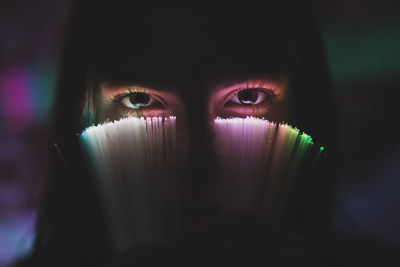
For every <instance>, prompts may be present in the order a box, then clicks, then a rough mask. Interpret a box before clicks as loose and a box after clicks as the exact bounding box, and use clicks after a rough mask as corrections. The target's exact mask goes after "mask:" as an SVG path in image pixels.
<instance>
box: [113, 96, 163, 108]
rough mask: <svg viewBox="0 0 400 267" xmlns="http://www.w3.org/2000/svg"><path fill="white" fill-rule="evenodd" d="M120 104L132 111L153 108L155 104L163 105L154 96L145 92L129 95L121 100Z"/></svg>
mask: <svg viewBox="0 0 400 267" xmlns="http://www.w3.org/2000/svg"><path fill="white" fill-rule="evenodd" d="M120 103H121V104H122V105H124V106H125V107H127V108H131V109H140V108H144V107H151V106H153V105H155V104H161V103H160V102H159V101H157V100H156V99H155V98H154V97H153V96H151V95H149V94H147V93H143V92H132V93H129V94H128V95H126V96H124V97H123V98H122V99H121V100H120Z"/></svg>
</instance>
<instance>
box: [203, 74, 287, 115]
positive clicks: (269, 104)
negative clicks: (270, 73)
mask: <svg viewBox="0 0 400 267" xmlns="http://www.w3.org/2000/svg"><path fill="white" fill-rule="evenodd" d="M245 89H250V90H257V91H258V96H259V97H262V99H261V100H262V101H257V103H255V104H254V105H243V104H240V103H238V102H237V98H238V93H239V92H240V91H243V90H245ZM286 91H287V78H286V77H285V76H276V77H259V78H248V79H245V80H239V81H236V82H232V83H230V84H225V85H222V86H218V87H217V88H215V90H214V93H213V94H212V95H211V96H210V100H209V113H210V115H211V117H222V118H231V117H241V118H244V117H248V116H250V117H268V118H269V119H273V120H278V121H281V120H286V119H287V115H288V112H289V108H288V103H287V102H288V101H287V94H286ZM235 99H236V100H235ZM258 99H260V98H258ZM235 102H236V103H235Z"/></svg>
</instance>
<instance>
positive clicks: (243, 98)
mask: <svg viewBox="0 0 400 267" xmlns="http://www.w3.org/2000/svg"><path fill="white" fill-rule="evenodd" d="M272 96H274V93H273V92H270V90H266V89H263V88H248V89H242V90H240V91H238V92H237V93H235V94H234V95H233V96H232V97H231V98H230V99H229V100H228V101H229V102H233V103H236V104H241V105H247V106H253V105H257V104H260V103H263V102H264V101H266V100H268V98H270V97H272Z"/></svg>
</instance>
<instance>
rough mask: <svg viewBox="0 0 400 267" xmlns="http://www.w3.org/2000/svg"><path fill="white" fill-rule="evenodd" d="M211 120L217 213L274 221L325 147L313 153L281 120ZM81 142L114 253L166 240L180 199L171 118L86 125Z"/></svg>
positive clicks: (307, 138)
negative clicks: (247, 213)
mask: <svg viewBox="0 0 400 267" xmlns="http://www.w3.org/2000/svg"><path fill="white" fill-rule="evenodd" d="M214 122H215V123H214V127H215V128H214V129H213V130H214V134H215V139H214V142H215V151H216V161H217V166H218V173H217V176H216V179H215V184H214V185H213V188H211V192H215V195H214V199H213V200H215V201H216V203H215V204H216V205H218V207H219V208H221V210H237V209H241V208H259V207H261V208H263V209H264V210H266V211H270V212H271V213H272V214H275V215H276V216H277V218H280V216H281V215H282V214H283V213H284V209H285V206H286V204H287V201H288V199H289V198H290V196H291V194H292V192H293V190H294V189H295V187H296V184H297V182H298V180H299V179H302V178H304V176H302V175H301V174H302V173H307V172H308V171H309V169H310V164H309V162H312V164H311V165H312V166H313V165H314V164H315V162H316V160H317V158H318V157H319V155H320V154H321V153H322V151H323V150H324V149H325V148H324V147H320V149H317V150H318V151H317V153H314V152H315V151H312V150H313V147H314V143H313V140H312V138H311V136H309V135H307V134H305V133H300V130H299V129H297V128H293V127H291V126H289V125H288V124H285V123H281V124H277V123H275V122H270V121H268V120H265V119H260V118H253V117H247V118H229V119H221V118H217V119H215V121H214ZM81 141H82V144H83V146H84V148H85V149H86V151H87V153H88V155H89V158H90V159H91V162H92V164H93V165H92V166H93V167H94V169H95V170H96V174H97V177H96V178H97V179H96V181H97V182H96V184H98V189H99V192H100V195H101V198H102V201H103V205H104V207H105V210H106V214H107V218H108V219H109V225H110V229H111V234H112V238H113V241H114V247H115V250H116V251H117V252H122V251H124V250H125V249H127V248H129V247H131V246H133V245H137V244H141V243H163V242H168V241H170V240H172V239H173V238H174V236H175V235H176V231H177V226H176V225H177V214H178V210H177V209H178V208H177V207H178V200H179V199H178V195H179V194H178V193H179V192H178V186H177V177H176V171H177V167H178V166H177V165H178V164H177V160H176V159H177V157H178V155H177V140H176V119H175V117H167V118H162V117H148V118H136V117H129V118H123V119H120V120H119V121H114V122H108V123H104V124H101V125H98V126H92V127H89V128H87V129H86V130H84V131H83V133H82V134H81ZM186 178H188V179H190V177H186ZM211 195H212V194H211Z"/></svg>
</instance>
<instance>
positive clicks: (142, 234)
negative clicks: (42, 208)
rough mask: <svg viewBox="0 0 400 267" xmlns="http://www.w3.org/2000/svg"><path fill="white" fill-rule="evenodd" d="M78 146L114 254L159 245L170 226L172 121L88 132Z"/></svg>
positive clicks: (135, 121) (125, 122)
mask: <svg viewBox="0 0 400 267" xmlns="http://www.w3.org/2000/svg"><path fill="white" fill-rule="evenodd" d="M81 143H82V145H83V147H84V148H85V150H86V151H87V154H88V156H89V159H90V161H91V163H92V166H93V167H94V170H95V176H96V181H95V183H96V185H97V187H98V192H99V194H100V198H101V200H102V201H103V203H102V204H103V206H104V208H105V214H106V217H107V219H108V220H109V221H108V224H109V228H110V230H111V238H112V241H113V246H114V248H115V251H116V252H122V251H124V250H126V249H128V248H129V247H131V246H133V245H138V244H146V243H153V244H154V243H165V242H169V241H170V240H172V239H173V238H174V235H175V229H174V228H175V225H176V222H175V220H176V211H177V208H176V205H177V203H176V201H177V199H176V198H177V192H176V189H177V185H176V174H175V170H176V166H175V164H176V151H175V148H176V145H175V144H176V130H175V117H167V118H162V117H151V118H133V117H132V118H123V119H121V120H119V121H115V122H108V123H105V124H101V125H98V126H91V127H89V128H87V129H86V130H85V131H84V132H83V133H82V134H81Z"/></svg>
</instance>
